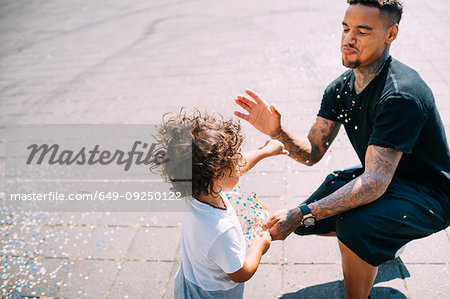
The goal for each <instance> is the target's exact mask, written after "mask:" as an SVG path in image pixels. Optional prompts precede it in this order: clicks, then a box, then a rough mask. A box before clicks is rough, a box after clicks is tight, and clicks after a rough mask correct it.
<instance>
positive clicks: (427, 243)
mask: <svg viewBox="0 0 450 299" xmlns="http://www.w3.org/2000/svg"><path fill="white" fill-rule="evenodd" d="M449 248H450V239H449V238H448V233H447V232H446V231H440V232H438V233H435V234H433V235H431V236H428V237H426V238H423V239H419V240H414V241H411V242H410V243H408V244H407V245H406V247H405V248H404V251H403V253H401V254H400V257H401V258H402V260H403V262H404V263H406V264H411V263H420V264H422V263H444V264H445V263H449V262H450V256H449Z"/></svg>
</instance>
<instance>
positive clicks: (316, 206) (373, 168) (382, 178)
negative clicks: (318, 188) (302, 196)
mask: <svg viewBox="0 0 450 299" xmlns="http://www.w3.org/2000/svg"><path fill="white" fill-rule="evenodd" d="M401 155H402V153H401V152H400V151H398V150H396V149H390V148H383V147H379V146H374V145H371V146H369V148H368V150H367V154H366V163H365V164H366V170H365V172H364V173H363V174H362V175H361V176H360V177H358V178H356V179H354V180H353V181H351V182H349V183H348V184H346V185H345V186H343V187H342V188H340V189H339V190H337V191H336V192H334V193H332V194H331V195H329V196H327V197H325V198H323V199H321V200H319V201H317V202H314V203H312V204H310V205H309V207H310V209H311V212H312V214H313V215H314V216H315V217H316V218H317V219H323V218H327V217H330V216H333V215H337V214H340V213H343V212H346V211H348V210H351V209H354V208H356V207H359V206H362V205H365V204H368V203H370V202H372V201H374V200H376V199H378V198H379V197H380V196H381V195H383V193H384V192H385V191H386V189H387V187H388V186H389V184H390V182H391V180H392V177H393V175H394V172H395V169H396V168H397V165H398V162H399V161H400V158H401Z"/></svg>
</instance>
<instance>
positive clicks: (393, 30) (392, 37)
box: [385, 24, 398, 44]
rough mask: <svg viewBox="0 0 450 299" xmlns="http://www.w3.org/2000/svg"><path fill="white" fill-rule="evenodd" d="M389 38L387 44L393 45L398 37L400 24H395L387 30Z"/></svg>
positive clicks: (387, 37)
mask: <svg viewBox="0 0 450 299" xmlns="http://www.w3.org/2000/svg"><path fill="white" fill-rule="evenodd" d="M387 33H388V34H387V36H386V41H385V42H386V44H390V43H392V42H393V41H394V40H395V39H396V38H397V35H398V24H394V25H392V26H391V27H389V29H388V30H387Z"/></svg>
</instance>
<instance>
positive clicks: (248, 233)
mask: <svg viewBox="0 0 450 299" xmlns="http://www.w3.org/2000/svg"><path fill="white" fill-rule="evenodd" d="M227 198H228V200H229V201H230V202H231V204H232V205H233V208H234V210H235V211H236V214H237V216H238V219H239V222H240V223H241V226H242V231H243V233H244V238H245V241H246V242H247V246H248V247H250V246H251V245H252V243H253V239H254V238H255V236H256V231H257V229H258V228H260V227H261V225H262V224H263V223H264V222H265V221H266V220H267V219H269V217H270V213H269V211H268V210H267V209H266V207H264V205H263V204H262V203H261V202H260V201H259V198H258V196H257V195H256V193H254V192H252V193H251V195H250V196H246V195H245V194H242V193H241V191H240V187H239V186H235V187H234V188H233V190H232V191H231V192H228V193H227Z"/></svg>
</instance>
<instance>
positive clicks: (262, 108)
mask: <svg viewBox="0 0 450 299" xmlns="http://www.w3.org/2000/svg"><path fill="white" fill-rule="evenodd" d="M245 93H246V94H247V95H249V96H250V99H249V98H247V97H245V96H242V95H238V96H237V98H236V99H235V102H236V103H237V104H238V105H239V106H241V107H242V108H243V109H244V110H245V111H247V112H248V114H243V113H241V112H238V111H235V112H234V114H235V115H236V116H238V117H240V118H242V119H244V120H246V121H248V122H249V123H250V124H251V125H252V126H254V127H255V128H256V129H257V130H258V131H260V132H261V133H264V134H266V135H269V136H273V135H275V134H276V133H277V132H278V131H279V130H280V129H281V114H280V113H279V112H278V111H277V109H276V108H275V107H274V106H273V105H269V104H267V102H265V101H264V100H263V99H261V98H260V97H259V96H258V94H256V93H255V92H254V91H252V90H250V89H246V90H245Z"/></svg>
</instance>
